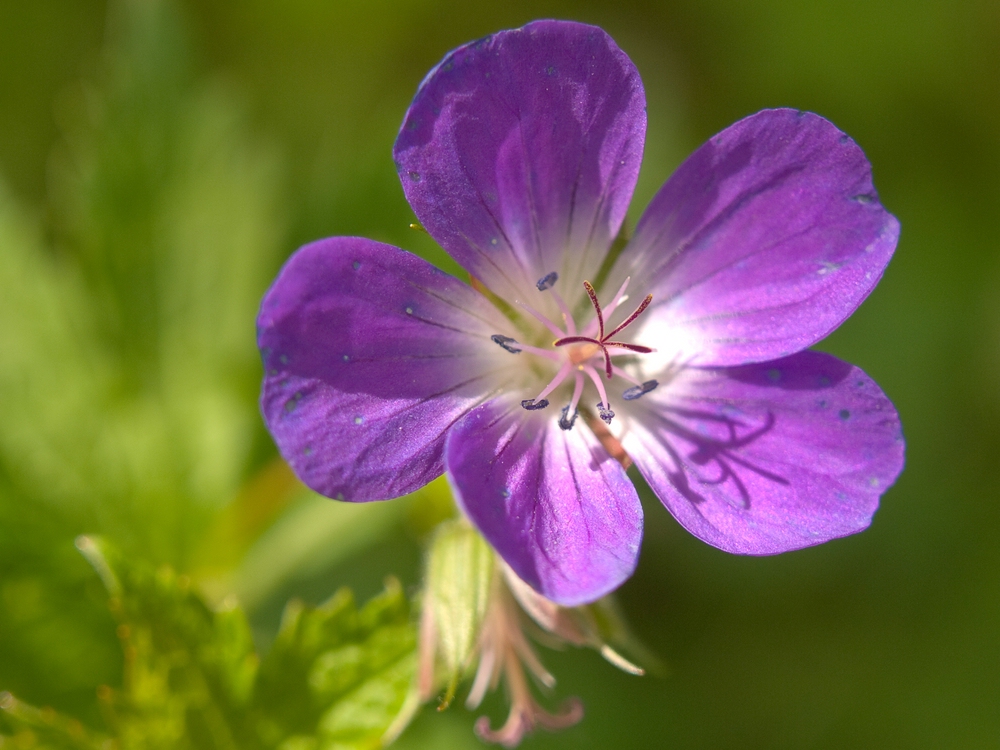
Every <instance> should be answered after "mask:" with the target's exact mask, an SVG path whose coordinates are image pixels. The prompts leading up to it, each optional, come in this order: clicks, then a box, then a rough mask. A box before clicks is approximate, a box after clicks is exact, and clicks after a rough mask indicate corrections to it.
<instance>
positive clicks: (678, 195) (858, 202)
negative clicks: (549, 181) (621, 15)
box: [616, 109, 899, 367]
mask: <svg viewBox="0 0 1000 750" xmlns="http://www.w3.org/2000/svg"><path fill="white" fill-rule="evenodd" d="M898 237H899V223H898V222H897V221H896V219H895V218H894V217H893V216H892V215H891V214H889V213H888V212H887V211H886V210H885V209H884V208H883V207H882V205H881V204H880V203H879V200H878V195H877V194H876V192H875V188H874V187H873V185H872V178H871V165H870V164H869V163H868V160H867V159H866V158H865V155H864V153H863V152H862V151H861V149H860V148H859V147H858V146H857V144H855V143H854V141H852V140H851V139H850V138H849V137H848V136H846V135H845V134H844V133H842V132H841V131H839V130H838V129H837V128H836V127H835V126H834V125H833V124H832V123H830V122H828V121H827V120H824V119H823V118H822V117H819V116H818V115H814V114H810V113H807V112H796V111H794V110H790V109H775V110H765V111H763V112H758V113H757V114H755V115H752V116H750V117H747V118H746V119H744V120H741V121H739V122H737V123H736V124H734V125H732V126H730V127H728V128H726V129H725V130H723V131H722V132H721V133H719V134H718V135H716V136H715V137H713V138H712V139H711V140H709V141H708V142H707V143H705V144H704V145H703V146H702V147H701V148H699V149H698V150H697V151H696V152H695V153H694V154H692V155H691V156H690V157H689V158H688V159H687V160H686V161H685V162H684V163H683V164H682V165H681V167H680V168H679V169H678V170H677V172H675V173H674V175H673V176H672V177H671V178H670V179H669V180H668V181H667V183H666V184H665V185H664V186H663V188H661V190H660V192H659V193H658V194H657V195H656V197H655V198H654V199H653V201H652V202H651V203H650V205H649V208H648V209H647V210H646V212H645V214H644V215H643V217H642V219H641V220H640V222H639V225H638V226H637V227H636V233H635V237H634V239H633V240H632V242H631V243H630V245H629V247H628V248H626V250H625V252H623V253H622V257H621V258H620V260H619V263H618V269H616V275H617V276H622V277H623V276H625V275H627V274H629V273H631V274H632V275H633V277H635V276H638V277H639V278H643V279H646V278H648V279H649V280H650V281H649V282H648V284H647V286H646V287H644V288H643V292H646V291H649V292H652V293H653V295H654V301H653V305H652V306H651V307H650V309H649V310H648V311H647V313H646V315H645V318H644V321H643V322H644V323H645V324H646V328H645V329H644V332H643V333H644V336H643V337H642V343H644V344H648V345H650V346H653V347H656V348H657V349H659V350H661V351H665V350H667V349H670V350H671V351H673V352H677V351H680V355H681V358H682V359H685V360H687V361H693V362H694V363H696V364H697V365H699V366H706V367H707V366H728V365H739V364H746V363H750V362H761V361H766V360H770V359H775V358H777V357H782V356H786V355H788V354H793V353H795V352H797V351H801V350H802V349H804V348H806V347H808V346H810V345H812V344H814V343H815V342H816V341H818V340H819V339H821V338H823V337H824V336H826V335H827V334H828V333H830V332H831V331H832V330H833V329H834V328H836V327H837V326H838V325H840V323H841V322H843V321H844V319H845V318H847V317H848V316H849V315H850V314H851V313H852V312H853V311H854V310H855V309H856V308H857V306H858V305H859V304H861V302H862V300H864V298H865V297H867V296H868V294H869V292H871V290H872V289H873V288H874V286H875V284H876V283H877V282H878V280H879V278H881V276H882V272H883V270H884V269H885V267H886V264H888V262H889V259H890V258H891V256H892V253H893V250H894V249H895V247H896V240H897V239H898ZM637 340H638V339H637Z"/></svg>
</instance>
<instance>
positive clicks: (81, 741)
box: [0, 537, 416, 750]
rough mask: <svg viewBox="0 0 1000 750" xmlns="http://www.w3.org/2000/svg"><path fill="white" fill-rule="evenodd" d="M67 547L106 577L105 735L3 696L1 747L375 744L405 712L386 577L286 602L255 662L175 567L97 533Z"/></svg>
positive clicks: (237, 617) (217, 749)
mask: <svg viewBox="0 0 1000 750" xmlns="http://www.w3.org/2000/svg"><path fill="white" fill-rule="evenodd" d="M77 546H78V548H79V549H80V551H81V552H82V553H83V554H84V556H85V557H86V558H87V559H88V560H89V561H90V562H91V564H92V565H93V567H94V568H95V570H97V572H98V574H99V575H100V576H101V579H102V580H103V582H104V585H105V588H106V589H107V592H108V595H109V602H108V603H109V608H110V610H111V612H112V614H113V616H114V618H115V620H116V621H117V629H116V633H117V636H118V638H119V640H120V642H121V647H122V652H123V654H124V675H123V679H122V683H121V687H120V688H112V687H109V686H107V685H103V686H101V687H100V688H99V689H98V691H97V700H98V703H99V705H100V713H101V714H102V716H103V718H104V722H105V724H106V725H107V727H108V730H107V732H106V733H104V734H101V733H97V732H93V731H91V730H90V729H87V728H85V726H84V725H83V724H82V723H81V722H79V721H77V720H75V719H71V718H67V717H65V716H63V715H60V714H59V713H57V712H55V711H53V710H52V709H42V710H39V709H36V708H34V707H32V706H30V705H28V704H26V703H24V702H22V701H19V700H18V699H16V698H14V697H13V696H11V695H10V694H9V693H4V694H3V695H2V696H0V730H6V732H5V733H0V747H4V746H5V744H6V743H8V742H16V743H19V744H18V745H17V746H18V747H21V746H24V747H53V748H106V747H111V746H113V747H116V748H120V750H133V749H134V750H140V749H141V750H153V749H155V748H164V749H165V750H166V749H168V748H169V749H175V748H176V749H188V748H190V750H228V749H235V748H245V749H247V750H254V749H255V748H260V749H261V750H263V749H264V748H282V750H292V749H293V748H296V749H298V748H316V749H317V750H319V749H320V748H334V747H336V748H344V749H345V750H346V749H347V748H376V747H380V746H381V745H382V743H383V737H384V736H385V735H386V733H387V731H389V730H390V728H391V727H393V726H394V723H395V725H397V726H398V725H400V724H405V723H406V722H407V721H408V720H409V719H410V718H411V716H412V713H413V710H414V709H415V705H414V703H413V701H412V700H408V698H409V696H410V688H411V684H412V682H413V676H414V671H415V665H416V653H415V651H416V635H415V628H414V626H413V624H412V621H411V617H410V609H409V604H408V602H407V600H406V597H405V596H404V595H403V592H402V589H401V587H400V586H399V584H398V583H397V582H396V581H394V580H390V581H388V582H387V585H386V590H385V592H384V593H382V594H381V595H379V596H377V597H375V598H374V599H372V600H371V601H370V602H368V603H367V604H366V605H365V606H363V607H361V608H358V607H357V606H356V605H355V602H354V599H353V596H352V594H351V593H350V591H348V590H346V589H342V590H341V591H339V592H338V593H337V594H335V595H334V596H333V597H332V598H331V599H330V600H329V601H327V602H326V603H324V604H322V605H320V606H318V607H308V606H306V605H304V604H302V603H300V602H296V601H293V602H291V603H289V605H288V608H287V609H286V612H285V616H284V618H283V621H282V625H281V629H280V630H279V632H278V636H277V639H276V640H275V642H274V644H273V646H272V648H271V649H270V651H269V652H268V654H267V655H266V656H265V657H264V658H263V659H261V658H260V657H259V656H258V655H257V652H256V650H255V648H254V644H253V640H252V637H251V632H250V627H249V624H248V623H247V619H246V617H245V615H244V614H243V611H242V609H240V608H239V607H238V606H237V605H236V604H235V602H226V603H225V604H224V605H223V606H222V607H221V608H218V609H212V608H211V607H210V606H209V605H208V604H207V603H206V602H205V600H204V598H203V597H202V596H201V595H200V594H199V593H197V591H196V590H195V589H194V588H193V587H192V584H191V581H190V579H189V578H187V577H186V576H183V575H177V574H175V573H174V571H173V570H172V569H171V568H170V567H168V566H160V567H153V566H151V565H149V564H147V563H142V562H140V563H135V562H131V561H129V560H128V559H127V558H126V557H124V556H123V555H122V554H121V553H120V552H118V551H117V550H116V549H115V548H114V547H112V546H111V545H110V544H108V543H107V542H106V541H103V540H95V539H91V538H90V537H81V538H80V539H79V540H78V541H77ZM4 735H5V736H4ZM109 741H113V745H112V744H109Z"/></svg>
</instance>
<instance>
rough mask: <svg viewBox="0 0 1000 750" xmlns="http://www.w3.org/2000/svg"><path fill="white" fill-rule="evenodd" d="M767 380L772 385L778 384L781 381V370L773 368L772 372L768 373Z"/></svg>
mask: <svg viewBox="0 0 1000 750" xmlns="http://www.w3.org/2000/svg"><path fill="white" fill-rule="evenodd" d="M767 379H768V380H770V381H771V382H772V383H777V382H778V381H779V380H781V370H779V369H778V368H777V367H772V368H771V369H770V370H768V371H767Z"/></svg>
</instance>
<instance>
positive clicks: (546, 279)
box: [535, 271, 559, 292]
mask: <svg viewBox="0 0 1000 750" xmlns="http://www.w3.org/2000/svg"><path fill="white" fill-rule="evenodd" d="M558 280H559V274H557V273H556V272H555V271H552V272H551V273H547V274H545V275H544V276H542V278H540V279H539V280H538V281H536V282H535V287H536V288H537V289H538V291H540V292H544V291H545V290H546V289H551V288H552V287H553V285H555V283H556V281H558Z"/></svg>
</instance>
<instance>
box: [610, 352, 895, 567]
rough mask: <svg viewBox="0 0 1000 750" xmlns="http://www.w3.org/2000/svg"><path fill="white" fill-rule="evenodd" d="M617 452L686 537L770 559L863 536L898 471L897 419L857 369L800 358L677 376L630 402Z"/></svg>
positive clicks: (810, 355) (814, 355)
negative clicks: (630, 462)
mask: <svg viewBox="0 0 1000 750" xmlns="http://www.w3.org/2000/svg"><path fill="white" fill-rule="evenodd" d="M629 412H630V416H631V417H632V421H631V423H630V424H629V425H628V432H627V433H625V435H624V437H623V439H622V444H623V446H624V447H625V450H626V451H628V454H629V455H630V456H631V457H632V459H633V460H634V461H635V463H636V465H637V466H638V467H639V470H640V472H642V475H643V476H644V477H645V478H646V481H647V482H649V485H650V486H651V487H652V488H653V491H654V492H656V494H657V495H658V496H659V497H660V500H661V501H662V502H663V504H664V505H666V506H667V508H668V509H669V510H670V512H671V513H673V515H674V517H675V518H677V520H678V521H680V523H681V525H682V526H684V528H686V529H687V530H688V531H690V532H691V533H692V534H694V535H695V536H696V537H698V538H699V539H703V540H704V541H706V542H708V543H709V544H711V545H714V546H716V547H719V548H721V549H724V550H726V551H728V552H736V553H739V554H748V555H770V554H775V553H778V552H785V551H787V550H792V549H798V548H800V547H808V546H810V545H814V544H819V543H821V542H825V541H827V540H829V539H834V538H836V537H841V536H846V535H848V534H853V533H855V532H858V531H861V530H863V529H865V528H867V526H868V524H869V523H871V518H872V514H873V513H874V512H875V510H876V509H877V508H878V501H879V496H880V495H881V494H882V493H883V492H885V491H886V489H887V488H888V487H889V486H890V485H891V484H892V483H893V482H894V481H895V479H896V477H897V476H898V475H899V472H900V471H901V470H902V468H903V448H904V446H903V435H902V431H901V428H900V424H899V415H898V414H897V413H896V410H895V408H894V407H893V405H892V403H891V402H890V401H889V399H888V398H887V397H886V396H885V394H884V393H882V391H881V390H880V389H879V387H878V386H877V385H876V384H875V382H874V381H873V380H872V379H871V378H869V377H868V376H867V375H865V373H864V372H862V371H861V370H860V369H859V368H857V367H853V366H852V365H849V364H847V363H846V362H842V361H840V360H838V359H836V358H835V357H831V356H830V355H828V354H821V353H819V352H810V351H807V352H801V353H799V354H796V355H793V356H791V357H788V358H786V359H781V360H776V361H773V362H766V363H762V364H758V365H748V366H745V367H739V368H731V369H720V370H698V369H688V370H685V371H683V372H682V373H681V374H679V375H678V376H677V378H676V379H675V380H674V381H673V382H670V383H669V384H663V385H661V386H660V387H659V388H657V389H656V390H655V391H653V392H652V393H649V394H647V395H645V396H643V397H642V398H641V399H639V400H637V401H634V402H631V403H630V404H629Z"/></svg>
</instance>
